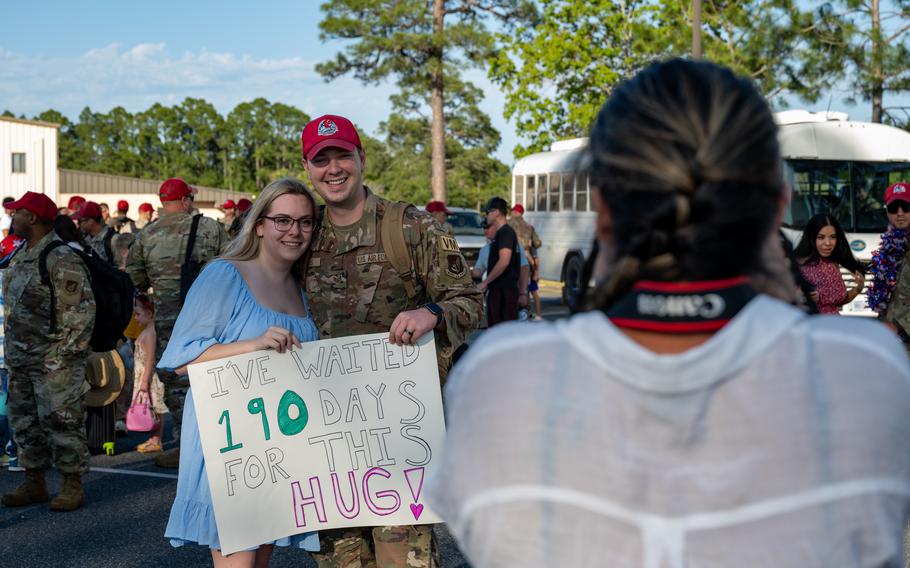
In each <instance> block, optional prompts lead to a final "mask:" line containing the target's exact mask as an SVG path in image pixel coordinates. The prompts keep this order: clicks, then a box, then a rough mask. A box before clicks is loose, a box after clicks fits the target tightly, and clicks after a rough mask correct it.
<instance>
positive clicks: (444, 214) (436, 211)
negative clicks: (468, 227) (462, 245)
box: [427, 201, 455, 237]
mask: <svg viewBox="0 0 910 568" xmlns="http://www.w3.org/2000/svg"><path fill="white" fill-rule="evenodd" d="M427 213H429V214H430V215H432V216H433V218H434V219H436V222H437V223H439V224H440V225H442V227H443V228H444V229H445V230H446V231H447V232H448V233H449V236H450V237H454V236H455V229H454V228H453V227H452V225H451V223H449V215H451V214H452V212H451V211H449V209H448V208H447V207H446V204H445V203H443V202H442V201H431V202H429V203H427Z"/></svg>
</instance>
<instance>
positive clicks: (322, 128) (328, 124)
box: [316, 118, 338, 136]
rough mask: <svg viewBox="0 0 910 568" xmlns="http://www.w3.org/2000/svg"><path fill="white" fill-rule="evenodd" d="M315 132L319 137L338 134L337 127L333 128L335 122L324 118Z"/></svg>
mask: <svg viewBox="0 0 910 568" xmlns="http://www.w3.org/2000/svg"><path fill="white" fill-rule="evenodd" d="M316 132H317V133H318V134H319V135H320V136H331V135H332V134H335V133H336V132H338V127H337V126H335V121H333V120H331V119H329V118H326V119H325V120H323V121H322V122H320V123H319V127H318V128H317V129H316Z"/></svg>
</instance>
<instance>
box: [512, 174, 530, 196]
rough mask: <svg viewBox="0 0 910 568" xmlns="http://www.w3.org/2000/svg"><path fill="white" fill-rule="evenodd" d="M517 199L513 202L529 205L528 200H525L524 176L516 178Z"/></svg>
mask: <svg viewBox="0 0 910 568" xmlns="http://www.w3.org/2000/svg"><path fill="white" fill-rule="evenodd" d="M513 183H514V184H515V198H514V199H513V200H512V201H514V202H515V203H527V198H525V177H524V176H515V181H514V182H513Z"/></svg>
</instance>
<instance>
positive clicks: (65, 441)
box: [0, 191, 95, 511]
mask: <svg viewBox="0 0 910 568" xmlns="http://www.w3.org/2000/svg"><path fill="white" fill-rule="evenodd" d="M8 207H9V208H10V209H14V210H15V211H16V213H15V215H14V216H13V230H14V231H15V233H16V234H17V235H20V236H22V237H24V238H25V239H26V244H25V245H24V246H23V248H22V249H21V250H20V251H19V252H18V253H17V254H16V256H15V257H13V260H12V262H11V263H10V266H9V268H8V269H7V271H6V274H5V276H4V278H3V296H4V299H5V305H6V313H5V316H6V320H5V322H4V341H5V345H4V347H5V351H6V353H5V355H6V363H7V367H8V368H9V374H10V386H9V413H10V420H11V422H12V426H13V430H14V432H15V440H16V443H17V444H18V445H19V463H20V465H21V466H23V467H25V475H26V481H25V483H23V484H21V485H20V486H19V487H17V488H16V489H15V490H13V491H12V492H10V493H7V494H5V495H3V497H2V498H0V501H2V503H3V505H5V506H7V507H20V506H23V505H29V504H32V503H44V502H46V501H47V500H48V492H47V484H46V483H45V480H44V471H45V470H46V469H47V468H48V467H50V466H51V462H52V461H53V465H54V466H55V467H56V468H57V469H58V470H59V471H60V472H61V473H62V474H63V476H64V482H63V489H62V490H61V492H60V494H59V495H57V497H55V498H54V500H53V501H51V504H50V508H51V510H53V511H72V510H75V509H78V508H79V507H80V506H82V504H83V503H84V502H85V494H84V492H83V490H82V477H81V476H82V474H83V473H85V472H86V471H88V461H87V455H88V448H87V447H86V439H85V426H84V422H83V420H84V414H83V413H84V408H83V401H82V392H83V391H82V387H83V383H84V381H85V360H86V357H87V356H88V353H89V350H90V349H89V339H91V335H92V326H93V324H94V322H95V298H94V295H93V294H92V288H91V285H90V282H89V275H88V270H87V269H86V267H85V265H84V264H83V263H82V261H81V260H80V259H79V257H78V256H76V254H75V253H74V252H73V251H72V249H70V248H69V247H67V246H58V247H56V248H54V249H53V250H52V251H51V252H50V253H49V254H48V255H47V271H48V275H49V276H50V282H51V284H52V285H53V290H54V299H55V309H56V330H55V331H54V332H53V333H51V332H50V324H51V318H50V314H51V288H50V287H49V286H47V285H45V284H44V283H42V282H41V276H40V274H39V269H38V264H39V262H38V259H39V256H40V254H41V251H43V250H44V249H45V247H47V246H48V245H49V244H50V243H52V242H54V241H59V240H60V237H58V236H57V234H56V233H54V231H53V221H54V217H55V216H56V215H57V206H56V205H54V202H53V201H51V200H50V199H49V198H48V197H47V196H46V195H43V194H39V193H34V192H31V191H29V192H27V193H26V194H25V195H24V196H23V197H22V199H20V200H18V201H14V202H12V203H11V204H9V205H8Z"/></svg>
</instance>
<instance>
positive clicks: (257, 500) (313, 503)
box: [189, 333, 445, 554]
mask: <svg viewBox="0 0 910 568" xmlns="http://www.w3.org/2000/svg"><path fill="white" fill-rule="evenodd" d="M189 375H190V384H191V385H192V387H193V400H194V402H195V405H196V414H197V418H198V421H199V433H200V437H201V439H202V451H203V454H204V456H205V464H206V471H207V473H208V480H209V485H210V486H211V492H212V504H213V506H214V510H215V521H216V523H217V525H218V535H219V537H220V540H221V546H222V552H223V553H224V554H230V553H232V552H236V551H238V550H244V549H247V548H251V547H254V546H257V545H260V544H262V543H264V542H270V541H273V540H276V539H278V538H282V537H285V536H289V535H292V534H298V533H303V532H309V531H316V530H325V529H331V528H338V527H356V526H384V525H413V524H425V523H438V522H441V521H440V519H439V518H438V517H437V516H436V515H435V514H433V513H432V512H431V511H430V510H429V509H428V508H427V507H426V506H425V505H424V503H423V497H424V495H423V485H424V479H425V478H426V477H427V476H428V475H429V474H430V471H431V470H432V468H433V466H434V458H435V457H436V455H437V453H438V452H439V450H440V448H441V446H442V441H443V437H444V434H445V426H444V423H443V414H442V399H441V396H440V391H439V373H438V370H437V367H436V348H435V344H434V341H433V334H432V333H430V334H427V335H425V336H424V337H422V338H421V340H420V342H419V343H418V344H417V345H410V346H408V345H405V346H401V345H392V344H391V343H389V341H388V334H385V333H377V334H372V335H359V336H353V337H344V338H340V339H329V340H323V341H315V342H311V343H304V344H303V346H302V347H301V348H300V349H294V350H292V351H290V352H288V353H283V354H279V353H276V352H274V351H256V352H254V353H249V354H246V355H241V356H237V357H231V358H228V359H220V360H217V361H209V362H206V363H200V364H197V365H191V366H190V367H189Z"/></svg>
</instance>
